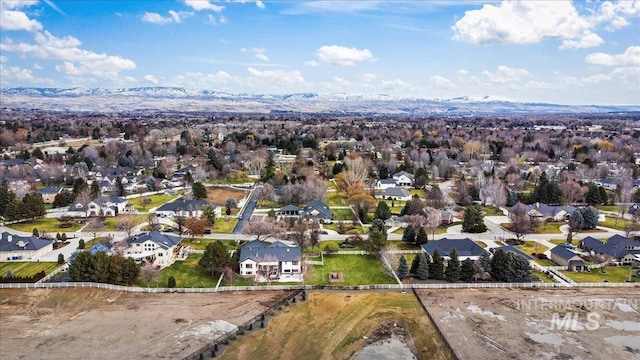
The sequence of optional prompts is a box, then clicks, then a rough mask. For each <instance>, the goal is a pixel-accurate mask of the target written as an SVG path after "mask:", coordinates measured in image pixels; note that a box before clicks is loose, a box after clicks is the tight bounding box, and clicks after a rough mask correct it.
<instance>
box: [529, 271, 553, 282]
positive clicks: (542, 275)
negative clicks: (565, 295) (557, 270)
mask: <svg viewBox="0 0 640 360" xmlns="http://www.w3.org/2000/svg"><path fill="white" fill-rule="evenodd" d="M532 274H533V275H536V276H537V277H538V278H540V281H542V282H543V283H552V282H554V281H553V279H551V278H550V277H548V276H547V274H545V273H543V272H542V271H538V270H533V271H532Z"/></svg>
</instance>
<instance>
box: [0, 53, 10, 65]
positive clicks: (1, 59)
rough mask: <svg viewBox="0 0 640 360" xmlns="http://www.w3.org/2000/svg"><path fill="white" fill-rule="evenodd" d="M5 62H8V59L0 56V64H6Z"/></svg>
mask: <svg viewBox="0 0 640 360" xmlns="http://www.w3.org/2000/svg"><path fill="white" fill-rule="evenodd" d="M7 61H9V58H8V57H6V56H4V55H0V63H3V62H7Z"/></svg>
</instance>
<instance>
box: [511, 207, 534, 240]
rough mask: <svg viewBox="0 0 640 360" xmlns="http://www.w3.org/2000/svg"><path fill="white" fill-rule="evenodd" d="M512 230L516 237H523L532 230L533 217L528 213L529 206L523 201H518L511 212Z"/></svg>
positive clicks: (519, 238)
mask: <svg viewBox="0 0 640 360" xmlns="http://www.w3.org/2000/svg"><path fill="white" fill-rule="evenodd" d="M509 217H510V218H511V231H512V232H513V233H514V234H516V238H517V239H518V240H521V238H522V237H523V236H524V235H526V234H529V233H530V232H531V231H532V229H533V228H532V224H531V217H530V216H529V214H527V206H526V205H524V204H523V203H517V204H516V205H515V206H514V207H513V209H512V210H511V213H510V214H509Z"/></svg>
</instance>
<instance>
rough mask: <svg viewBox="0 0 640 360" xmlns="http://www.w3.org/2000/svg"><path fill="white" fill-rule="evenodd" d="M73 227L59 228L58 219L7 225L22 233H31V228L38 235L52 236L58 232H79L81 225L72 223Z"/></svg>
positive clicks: (43, 219)
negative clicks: (34, 229) (36, 230)
mask: <svg viewBox="0 0 640 360" xmlns="http://www.w3.org/2000/svg"><path fill="white" fill-rule="evenodd" d="M72 224H73V226H71V227H67V228H61V227H60V222H59V221H58V219H55V218H39V219H36V220H35V221H34V222H23V223H17V224H11V225H7V227H8V228H11V229H14V230H17V231H24V232H28V233H30V232H32V231H33V228H36V229H38V232H39V233H40V235H42V234H43V233H49V234H51V233H53V235H55V234H56V233H59V232H67V233H69V232H74V231H77V230H80V227H81V225H80V224H78V223H76V222H73V223H72Z"/></svg>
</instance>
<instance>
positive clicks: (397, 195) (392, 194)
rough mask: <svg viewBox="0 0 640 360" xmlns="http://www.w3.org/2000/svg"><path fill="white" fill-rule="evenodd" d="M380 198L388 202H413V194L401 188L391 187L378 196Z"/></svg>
mask: <svg viewBox="0 0 640 360" xmlns="http://www.w3.org/2000/svg"><path fill="white" fill-rule="evenodd" d="M378 198H380V199H387V200H402V201H409V200H411V193H409V192H408V191H407V190H405V189H403V188H400V187H391V188H388V189H384V191H383V192H381V193H380V194H379V195H378Z"/></svg>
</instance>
